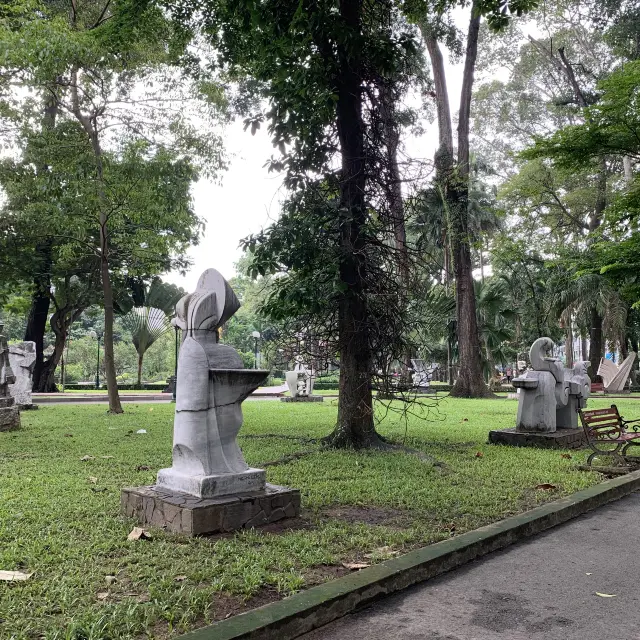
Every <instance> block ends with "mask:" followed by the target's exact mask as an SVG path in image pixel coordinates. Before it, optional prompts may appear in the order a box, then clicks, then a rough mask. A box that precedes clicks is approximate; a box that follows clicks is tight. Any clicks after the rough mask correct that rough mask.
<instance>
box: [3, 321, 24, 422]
mask: <svg viewBox="0 0 640 640" xmlns="http://www.w3.org/2000/svg"><path fill="white" fill-rule="evenodd" d="M3 330H4V324H2V323H0V431H12V430H14V429H19V428H20V412H19V411H18V407H16V405H15V399H14V398H13V397H12V396H11V395H10V393H9V385H12V384H13V383H14V382H15V381H16V377H15V375H14V374H13V370H12V369H11V364H10V362H9V346H8V345H7V339H6V338H5V337H4V335H3V333H2V332H3Z"/></svg>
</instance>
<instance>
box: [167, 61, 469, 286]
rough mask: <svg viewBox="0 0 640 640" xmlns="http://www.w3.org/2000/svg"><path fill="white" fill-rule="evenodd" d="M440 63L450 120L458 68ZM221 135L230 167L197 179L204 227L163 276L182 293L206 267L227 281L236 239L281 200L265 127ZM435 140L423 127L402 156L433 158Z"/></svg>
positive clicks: (266, 218) (274, 211)
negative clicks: (185, 258) (185, 267)
mask: <svg viewBox="0 0 640 640" xmlns="http://www.w3.org/2000/svg"><path fill="white" fill-rule="evenodd" d="M445 61H446V62H445V64H446V73H447V81H448V83H449V86H448V89H449V101H450V104H451V111H452V116H453V117H454V118H455V115H456V113H457V111H458V104H459V101H460V89H461V84H462V64H456V65H452V64H451V63H450V62H449V61H448V60H447V56H446V54H445ZM224 137H225V146H226V150H227V154H228V155H229V156H230V165H229V168H228V170H227V171H225V172H224V173H223V174H222V175H221V176H220V184H214V183H213V182H210V181H206V180H201V181H199V182H198V183H197V184H196V185H195V186H194V189H193V196H194V206H195V212H196V214H197V215H198V216H199V217H201V218H202V219H204V221H205V223H206V230H205V233H204V235H203V237H202V239H201V240H200V244H199V245H198V246H195V247H192V248H191V250H190V251H189V256H190V257H191V259H192V262H193V266H192V267H191V269H190V270H189V272H188V273H187V274H186V275H185V276H182V275H181V274H179V273H177V272H173V273H170V274H167V275H165V276H163V279H165V280H167V281H169V282H172V283H174V284H177V285H179V286H181V287H183V288H184V289H185V290H186V291H193V290H194V289H195V287H196V284H197V281H198V278H199V277H200V274H201V273H202V272H203V271H204V270H205V269H209V268H211V267H213V268H215V269H217V270H218V271H220V273H222V275H223V276H224V277H225V278H227V279H229V278H231V277H233V275H234V274H235V270H234V266H233V265H234V263H235V262H236V261H237V260H238V259H239V258H240V257H241V256H242V250H241V249H240V248H239V243H240V240H242V239H243V238H245V237H247V236H248V235H250V234H252V233H257V232H259V231H260V230H261V229H262V228H264V227H267V226H268V225H269V224H270V223H271V222H273V221H275V220H276V219H277V218H278V215H279V212H280V203H281V202H282V201H283V200H284V198H285V197H286V192H285V189H284V188H283V187H282V175H279V174H275V173H268V171H267V169H266V168H265V167H264V166H263V165H264V164H265V162H266V161H267V160H268V159H269V158H270V157H271V156H272V155H277V150H275V149H274V148H273V146H272V145H271V142H270V139H269V136H268V134H267V133H266V130H265V127H264V125H263V127H262V128H261V129H259V130H258V131H257V132H256V135H255V136H252V135H251V133H250V131H243V125H242V122H236V123H233V124H232V125H230V126H229V127H228V128H227V130H226V132H225V136H224ZM437 138H438V132H437V123H436V122H435V121H434V122H432V123H425V133H424V135H421V136H409V137H407V138H406V139H405V140H404V146H405V149H404V154H405V157H406V158H414V159H415V158H424V159H428V160H432V158H433V154H434V151H435V149H436V145H437Z"/></svg>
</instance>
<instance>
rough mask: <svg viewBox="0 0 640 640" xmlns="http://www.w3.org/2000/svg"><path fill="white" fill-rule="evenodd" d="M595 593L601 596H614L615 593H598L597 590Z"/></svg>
mask: <svg viewBox="0 0 640 640" xmlns="http://www.w3.org/2000/svg"><path fill="white" fill-rule="evenodd" d="M596 595H597V596H600V597H601V598H615V597H616V594H615V593H599V592H598V591H596Z"/></svg>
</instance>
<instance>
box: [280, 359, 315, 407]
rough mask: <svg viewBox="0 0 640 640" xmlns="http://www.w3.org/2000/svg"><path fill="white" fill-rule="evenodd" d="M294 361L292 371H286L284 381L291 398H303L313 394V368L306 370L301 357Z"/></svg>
mask: <svg viewBox="0 0 640 640" xmlns="http://www.w3.org/2000/svg"><path fill="white" fill-rule="evenodd" d="M295 361H296V364H295V366H294V367H293V371H286V372H285V374H284V379H285V382H286V383H287V387H289V393H290V394H291V398H305V397H308V396H310V395H311V394H312V393H313V384H314V382H315V379H316V376H315V372H314V371H313V368H311V369H307V367H306V365H305V364H304V359H303V357H302V356H296V357H295Z"/></svg>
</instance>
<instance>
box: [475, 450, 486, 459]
mask: <svg viewBox="0 0 640 640" xmlns="http://www.w3.org/2000/svg"><path fill="white" fill-rule="evenodd" d="M476 458H484V453H482V451H476Z"/></svg>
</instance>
